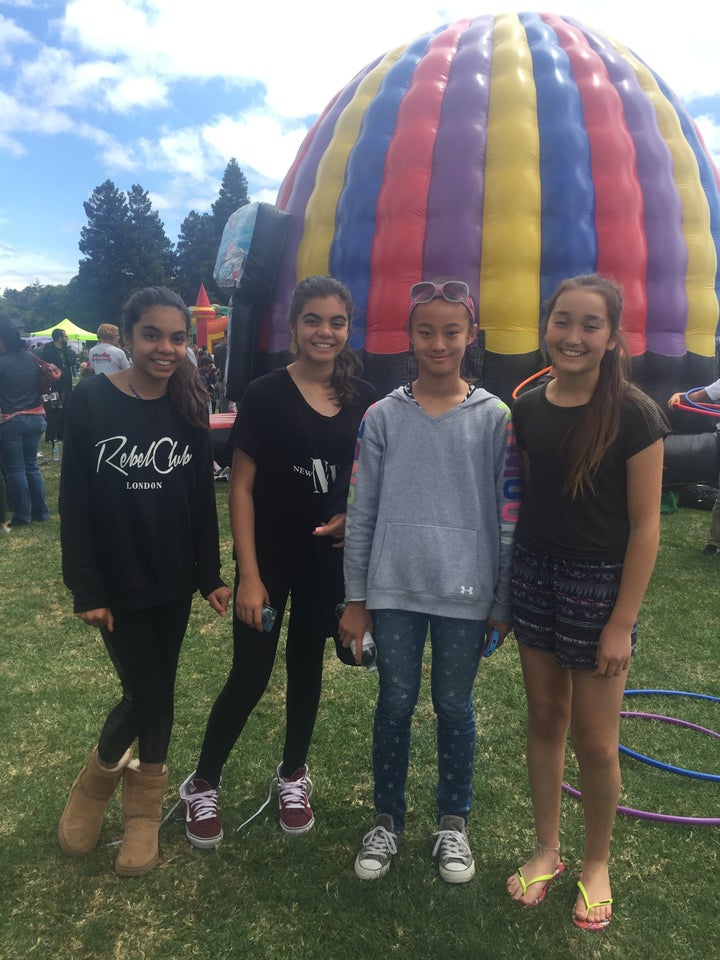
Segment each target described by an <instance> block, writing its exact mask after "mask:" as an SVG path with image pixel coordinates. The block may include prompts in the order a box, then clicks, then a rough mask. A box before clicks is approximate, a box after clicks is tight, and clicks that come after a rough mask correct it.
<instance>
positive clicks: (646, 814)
mask: <svg viewBox="0 0 720 960" xmlns="http://www.w3.org/2000/svg"><path fill="white" fill-rule="evenodd" d="M636 693H646V694H661V695H665V696H679V697H696V698H698V699H701V700H715V701H718V700H720V697H712V696H709V695H708V694H702V693H688V692H687V691H684V690H626V691H625V695H626V696H627V695H632V694H636ZM620 716H621V717H630V716H634V717H640V718H643V719H646V720H660V721H661V722H663V723H672V724H675V725H676V726H679V727H687V728H689V729H691V730H698V731H699V732H700V733H707V734H709V735H710V736H712V737H717V738H718V739H720V733H718V732H717V731H715V730H708V729H707V727H701V726H698V724H696V723H689V722H688V721H687V720H680V719H678V718H677V717H665V716H662V715H660V714H656V713H640V712H637V711H632V710H623V711H622V712H621V714H620ZM624 749H625V752H627V748H624ZM629 755H630V756H634V757H638V758H639V755H637V754H635V753H634V751H632V752H630V753H629ZM643 759H645V760H647V758H643ZM663 766H665V767H666V768H667V765H663ZM674 772H678V770H677V769H676V770H675V771H674ZM562 788H563V790H564V791H565V792H566V793H569V794H570V796H572V797H578V798H580V799H581V798H582V794H581V793H580V791H579V790H576V789H575V788H574V787H571V786H570V784H568V783H565V782H564V781H563V785H562ZM617 812H618V813H622V814H624V815H625V816H628V817H637V818H638V819H640V820H654V821H656V822H659V823H683V824H688V825H694V826H698V827H718V826H720V817H677V816H673V815H672V814H668V813H653V812H652V811H650V810H637V809H635V808H634V807H623V806H618V808H617Z"/></svg>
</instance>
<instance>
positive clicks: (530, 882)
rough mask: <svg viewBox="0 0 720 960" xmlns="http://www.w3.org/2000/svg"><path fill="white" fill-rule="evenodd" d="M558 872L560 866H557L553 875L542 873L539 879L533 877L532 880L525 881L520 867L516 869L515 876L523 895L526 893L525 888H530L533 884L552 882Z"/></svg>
mask: <svg viewBox="0 0 720 960" xmlns="http://www.w3.org/2000/svg"><path fill="white" fill-rule="evenodd" d="M558 870H560V864H558V866H557V868H556V870H555V871H554V873H542V874H541V875H540V876H539V877H534V878H533V879H532V880H526V879H525V877H524V876H523V872H522V867H518V870H517V875H518V880H519V881H520V886H521V887H522V892H523V894H525V893H527V888H528V887H531V886H532V885H533V884H534V883H543V882H544V881H546V880H554V879H555V877H556V876H557V875H558ZM560 873H562V870H560Z"/></svg>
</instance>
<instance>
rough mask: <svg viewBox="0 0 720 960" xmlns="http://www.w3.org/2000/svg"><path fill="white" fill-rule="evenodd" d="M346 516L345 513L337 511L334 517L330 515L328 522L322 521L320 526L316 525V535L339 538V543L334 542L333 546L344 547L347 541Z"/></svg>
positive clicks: (314, 531) (314, 532)
mask: <svg viewBox="0 0 720 960" xmlns="http://www.w3.org/2000/svg"><path fill="white" fill-rule="evenodd" d="M345 517H346V514H344V513H336V514H335V516H334V517H330V519H329V520H328V522H327V523H322V524H321V525H320V526H319V527H315V529H314V530H313V536H314V537H332V538H333V539H334V540H337V543H334V544H333V547H335V548H336V549H337V548H338V547H342V545H343V544H344V543H345Z"/></svg>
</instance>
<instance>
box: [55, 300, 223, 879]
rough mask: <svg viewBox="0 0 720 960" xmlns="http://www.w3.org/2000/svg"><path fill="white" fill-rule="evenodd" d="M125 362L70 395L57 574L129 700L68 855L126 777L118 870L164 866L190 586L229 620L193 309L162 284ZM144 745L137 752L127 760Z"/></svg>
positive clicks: (104, 745)
mask: <svg viewBox="0 0 720 960" xmlns="http://www.w3.org/2000/svg"><path fill="white" fill-rule="evenodd" d="M124 321H125V323H124V326H125V330H124V333H125V345H126V347H127V348H128V349H129V351H130V354H131V356H132V359H133V363H132V366H131V367H130V368H129V369H127V370H121V371H119V372H117V373H111V374H109V375H108V376H106V375H105V374H102V373H101V374H98V375H97V376H94V377H91V378H90V379H88V380H87V381H85V382H84V383H83V384H82V385H81V386H79V387H78V388H77V389H76V390H74V391H73V393H72V395H71V397H70V400H69V402H68V406H67V410H66V421H65V451H64V456H63V465H62V476H61V479H60V535H61V545H62V566H63V577H64V580H65V583H66V585H67V587H68V589H69V590H70V591H71V592H72V594H73V601H74V611H75V614H76V615H77V616H78V617H79V618H80V619H81V620H82V621H83V622H84V623H86V624H88V626H91V627H97V628H99V630H100V632H101V634H102V638H103V640H104V642H105V647H106V649H107V652H108V655H109V657H110V660H111V661H112V664H113V666H114V667H115V670H116V671H117V674H118V677H119V679H120V683H121V685H122V692H123V696H122V699H121V700H120V702H119V703H118V704H117V705H116V706H115V707H114V708H113V709H112V710H111V711H110V713H109V714H108V716H107V718H106V720H105V723H104V724H103V727H102V730H101V733H100V738H99V740H98V745H97V746H96V747H95V749H94V750H93V751H92V754H91V755H90V759H89V760H88V762H87V764H86V765H85V767H84V768H83V770H82V772H81V773H80V775H79V776H78V778H77V779H76V780H75V783H74V784H73V786H72V789H71V791H70V797H69V799H68V801H67V805H66V807H65V811H64V813H63V815H62V817H61V820H60V824H59V827H58V839H59V841H60V845H61V846H62V848H63V850H64V851H65V852H66V853H69V854H71V855H73V856H80V855H82V854H85V853H88V852H89V851H90V850H92V849H93V847H94V846H95V845H96V843H97V841H98V838H99V835H100V829H101V826H102V821H103V817H104V814H105V807H106V804H107V802H108V800H109V798H110V796H111V794H112V793H113V791H114V789H115V787H116V786H117V784H118V783H119V781H120V780H121V779H122V780H123V821H124V834H123V841H122V846H121V847H120V850H119V852H118V855H117V859H116V861H115V869H116V871H117V873H119V874H120V875H122V876H139V875H141V874H144V873H147V872H148V871H149V870H151V869H152V868H153V867H154V866H155V864H156V863H157V860H158V831H159V828H160V819H161V809H162V799H163V795H164V793H165V790H166V788H167V782H168V770H167V767H166V766H165V760H166V758H167V751H168V745H169V741H170V733H171V730H172V723H173V695H174V687H175V673H176V670H177V663H178V657H179V655H180V647H181V644H182V641H183V637H184V635H185V629H186V627H187V622H188V617H189V615H190V606H191V602H192V596H193V594H194V592H195V590H196V589H199V590H200V591H201V593H202V595H203V596H204V597H205V598H206V599H207V601H208V602H209V604H210V606H211V607H212V608H213V609H214V610H215V611H216V612H217V613H218V614H220V615H224V614H225V612H226V610H227V606H228V603H229V600H230V590H229V588H228V587H227V586H226V585H225V584H224V583H223V582H222V580H221V578H220V551H219V544H218V530H217V514H216V510H215V489H214V483H213V477H212V445H211V440H210V431H209V429H208V413H207V395H206V394H205V391H204V390H203V388H202V386H201V384H200V381H199V378H198V374H197V371H196V370H195V368H194V367H193V366H191V365H190V364H189V362H188V361H187V359H186V350H187V339H188V334H189V330H190V311H189V310H188V309H187V307H186V306H185V304H184V303H183V302H182V300H181V299H180V297H178V296H177V295H176V294H174V293H173V292H172V291H170V290H167V289H165V288H164V287H148V288H146V289H144V290H140V291H138V293H136V294H134V295H133V296H132V297H131V298H130V300H129V301H128V303H127V304H126V305H125V312H124ZM136 740H137V745H138V759H136V760H131V759H130V758H131V753H132V744H133V743H134V741H136Z"/></svg>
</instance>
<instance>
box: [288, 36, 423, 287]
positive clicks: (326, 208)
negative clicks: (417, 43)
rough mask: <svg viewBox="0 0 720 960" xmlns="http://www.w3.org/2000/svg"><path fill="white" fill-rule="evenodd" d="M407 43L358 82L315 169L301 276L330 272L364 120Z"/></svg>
mask: <svg viewBox="0 0 720 960" xmlns="http://www.w3.org/2000/svg"><path fill="white" fill-rule="evenodd" d="M406 48H407V44H404V45H403V46H401V47H396V48H395V50H391V51H389V52H388V53H387V54H386V55H385V56H384V57H383V58H382V60H381V61H380V63H378V65H377V66H376V67H375V69H374V70H371V71H370V73H368V75H367V76H366V77H363V79H362V81H361V82H360V84H359V85H358V88H357V90H356V91H355V95H354V97H353V98H352V100H351V101H350V102H349V103H348V105H347V106H346V107H345V109H344V110H343V112H342V113H341V114H340V116H339V117H338V121H337V123H336V125H335V130H334V132H333V135H332V139H331V140H330V143H329V144H328V146H327V149H326V150H325V152H324V153H323V155H322V158H321V160H320V163H319V164H318V167H317V170H316V171H315V186H314V188H313V192H312V193H311V195H310V198H309V200H308V203H307V206H306V208H305V226H304V231H303V237H302V240H301V241H300V246H299V248H298V253H297V258H296V262H295V265H296V274H297V279H298V281H299V280H302V279H304V278H305V277H310V276H313V275H315V274H322V275H324V274H327V273H330V246H331V244H332V241H333V236H334V235H335V214H336V211H337V205H338V200H339V198H340V193H341V191H342V188H343V184H344V183H345V168H346V166H347V160H348V157H349V155H350V151H351V150H352V148H353V147H354V146H355V143H356V142H357V138H358V134H359V132H360V124H361V123H362V118H363V116H364V115H365V111H366V110H367V108H368V104H369V103H370V101H371V100H373V99H374V97H375V95H376V94H377V92H378V89H379V88H380V84H381V83H382V81H383V79H384V78H385V74H386V73H387V72H388V70H389V69H390V68H391V67H392V66H393V65H394V64H395V63H396V62H397V61H398V60H399V59H400V57H401V56H402V55H403V53H404V52H405V50H406Z"/></svg>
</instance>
